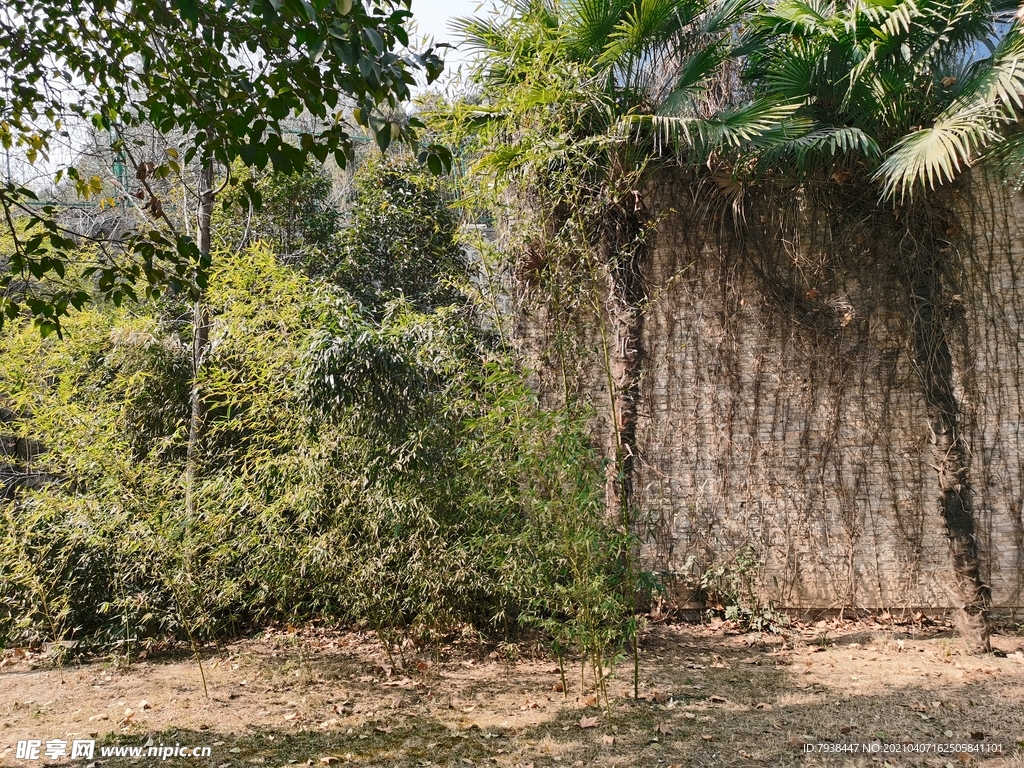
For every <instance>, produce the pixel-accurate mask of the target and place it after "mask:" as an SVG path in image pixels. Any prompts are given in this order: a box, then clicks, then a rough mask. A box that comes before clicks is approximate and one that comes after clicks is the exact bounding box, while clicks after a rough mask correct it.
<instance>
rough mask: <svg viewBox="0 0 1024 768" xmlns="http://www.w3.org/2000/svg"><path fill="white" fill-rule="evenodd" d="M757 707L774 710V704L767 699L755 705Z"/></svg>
mask: <svg viewBox="0 0 1024 768" xmlns="http://www.w3.org/2000/svg"><path fill="white" fill-rule="evenodd" d="M755 709H763V710H764V711H765V712H771V711H772V709H773V707H772V705H771V704H769V703H768V702H766V701H762V702H761V703H760V704H758V705H757V706H756V707H755Z"/></svg>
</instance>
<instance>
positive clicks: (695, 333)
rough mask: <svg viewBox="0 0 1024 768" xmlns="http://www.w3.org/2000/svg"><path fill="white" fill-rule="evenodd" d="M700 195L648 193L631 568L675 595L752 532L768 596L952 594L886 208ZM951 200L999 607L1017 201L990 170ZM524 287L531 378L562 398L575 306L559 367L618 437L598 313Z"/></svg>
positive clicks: (977, 463)
mask: <svg viewBox="0 0 1024 768" xmlns="http://www.w3.org/2000/svg"><path fill="white" fill-rule="evenodd" d="M975 186H979V185H975ZM702 195H714V190H708V189H707V188H706V187H705V188H695V187H693V186H692V185H688V184H684V183H682V182H680V181H678V180H673V179H668V178H667V179H665V180H663V182H662V183H660V184H658V185H657V186H656V187H654V188H653V189H652V190H651V191H649V193H648V195H647V198H646V203H647V206H648V208H649V210H650V211H651V213H652V218H653V219H654V220H655V221H656V233H655V235H654V237H653V239H652V240H651V241H650V243H651V248H650V251H649V256H648V259H647V262H646V264H645V266H644V273H645V277H646V279H647V283H648V289H649V297H650V298H649V303H648V305H647V309H646V312H645V319H644V332H643V350H644V374H643V380H642V393H643V398H642V410H641V416H640V428H639V437H638V446H637V449H638V456H639V465H638V466H639V469H638V478H637V484H636V488H637V502H638V504H639V509H640V511H641V520H640V522H639V523H638V532H639V533H640V535H641V538H642V540H643V542H644V544H643V560H644V563H645V566H646V567H647V568H648V569H650V570H652V571H654V572H656V573H658V574H660V575H661V577H662V579H663V580H664V581H665V582H666V583H667V584H668V585H670V586H671V587H673V588H674V589H675V591H676V593H677V596H678V597H679V598H680V599H682V600H684V601H685V600H686V599H687V597H688V595H689V594H690V593H689V590H690V588H691V587H692V585H693V583H694V577H695V576H697V575H698V574H700V573H702V572H703V571H704V570H706V569H707V568H709V567H711V566H712V565H715V564H719V563H723V562H727V561H728V560H729V558H730V557H731V555H732V553H733V552H735V551H737V550H739V549H740V548H742V547H744V546H746V545H748V544H752V545H753V546H754V549H755V551H756V552H757V557H758V559H759V561H760V563H761V566H760V571H759V573H758V574H757V582H758V586H759V588H760V590H761V592H762V593H763V596H764V597H766V598H771V599H773V600H774V601H776V603H777V604H779V605H781V606H784V607H788V608H845V607H851V608H852V607H858V608H872V609H881V608H886V609H890V610H900V609H908V610H909V609H917V608H942V607H946V606H950V605H952V604H953V602H954V598H953V596H952V595H951V593H950V587H951V584H952V578H951V576H952V571H951V563H950V557H949V553H948V548H947V543H946V537H945V529H944V524H943V519H942V516H941V514H940V510H939V506H938V501H937V499H938V496H939V491H938V485H937V480H936V472H935V470H934V469H933V467H932V463H933V460H932V459H931V458H930V457H929V450H928V449H929V445H930V438H931V436H930V435H929V430H928V420H927V417H926V403H925V399H924V394H923V389H922V385H921V383H920V377H919V376H918V372H917V369H916V362H915V355H914V349H913V342H912V333H911V332H910V330H909V328H910V326H909V323H910V320H909V317H908V313H909V311H910V310H909V309H908V307H909V303H908V300H907V297H906V286H905V285H904V284H903V283H901V278H900V276H899V264H898V262H899V259H898V258H894V253H895V249H898V248H899V244H898V243H894V242H892V241H891V239H890V234H889V233H890V232H894V231H897V230H898V228H894V227H892V226H890V224H891V223H890V224H887V223H886V222H885V221H882V220H880V219H877V218H876V219H874V220H870V221H869V220H867V219H858V218H857V216H856V215H852V214H851V211H855V209H856V206H853V207H852V208H851V207H850V206H846V208H845V209H844V210H843V212H842V213H841V215H839V214H837V212H836V210H834V209H829V207H828V206H827V205H823V204H822V203H821V202H820V201H817V202H815V201H811V200H809V199H808V198H801V197H800V196H799V195H797V194H793V193H791V194H789V195H788V198H787V202H786V203H785V205H784V206H783V207H782V208H778V207H777V204H776V203H762V204H760V205H758V204H754V203H752V202H750V201H747V203H746V204H745V206H744V214H743V215H744V217H745V220H742V221H740V220H734V219H733V218H732V217H733V215H734V214H733V212H732V209H731V206H730V205H728V204H716V203H715V201H714V200H710V202H708V201H707V200H705V199H704V198H703V197H702ZM705 202H707V203H708V204H703V203H705ZM719 202H721V201H719ZM725 202H726V203H727V202H728V201H725ZM948 204H949V206H950V210H955V211H956V213H955V214H950V216H948V217H947V218H948V222H946V221H944V222H943V223H941V224H939V226H942V227H946V226H947V224H948V229H947V234H942V237H943V238H945V240H948V244H947V245H944V246H943V247H944V248H948V249H949V250H950V253H951V255H952V256H954V257H955V258H953V259H952V261H951V263H954V264H956V265H957V269H956V270H955V272H956V273H955V274H954V275H953V276H952V277H950V278H949V280H947V282H948V283H949V285H946V286H945V288H947V289H948V293H949V295H950V297H951V298H950V308H949V315H950V317H955V318H956V319H957V323H956V324H954V325H955V327H957V328H962V329H965V330H964V331H963V332H962V333H959V334H954V336H955V337H954V338H951V343H950V346H951V349H952V352H953V355H954V361H955V371H956V383H957V389H958V392H957V395H958V397H959V399H960V401H961V406H962V411H963V413H962V423H963V427H964V433H965V435H966V436H967V438H968V444H969V445H970V449H971V456H972V466H971V474H970V479H971V483H972V486H973V488H974V500H975V507H976V514H977V516H978V519H979V521H980V529H979V531H978V540H979V544H980V548H981V552H982V558H983V562H984V568H985V574H984V575H985V577H986V579H987V580H988V582H989V583H990V584H991V587H992V593H993V603H994V605H995V606H997V607H1001V608H1017V607H1021V606H1024V590H1022V586H1024V525H1022V517H1021V508H1022V505H1024V499H1022V496H1024V443H1022V442H1021V437H1022V435H1021V431H1020V430H1021V414H1022V412H1024V374H1022V372H1021V369H1022V366H1024V326H1022V323H1024V282H1022V281H1024V240H1022V234H1024V205H1022V204H1021V201H1020V199H1019V198H1018V197H1014V196H1012V195H1010V194H1006V193H1004V192H1003V191H1001V190H1000V189H998V188H997V187H995V186H994V185H991V184H990V185H985V186H983V187H981V193H979V192H977V190H974V191H971V190H969V189H968V188H967V187H965V188H963V189H961V190H960V191H959V192H957V193H956V194H954V195H952V196H950V197H949V200H948ZM773 206H775V207H773ZM891 216H895V217H897V218H898V216H899V212H898V211H897V212H896V213H895V214H891ZM940 234H941V233H940ZM600 285H601V281H600V279H599V278H596V279H594V281H593V288H594V290H597V291H599V290H600ZM584 304H585V302H581V303H580V304H579V306H583V305H584ZM521 306H523V307H528V308H529V311H526V312H525V313H524V315H523V322H522V323H521V326H520V330H521V338H522V339H523V341H524V345H525V347H524V350H525V352H524V353H525V354H527V355H528V356H529V357H531V358H532V359H533V360H541V361H542V373H541V375H540V376H539V379H538V385H539V386H540V387H541V388H542V389H544V390H546V392H547V394H548V395H550V396H552V397H554V398H556V399H557V391H558V390H559V389H560V388H562V387H563V386H564V385H563V384H562V383H561V382H560V378H561V377H560V374H558V373H556V371H555V370H554V369H555V368H556V367H557V365H556V363H557V362H558V358H559V355H557V354H555V353H554V352H553V349H554V347H553V344H552V339H553V338H554V336H555V335H556V334H555V331H556V330H557V329H558V328H559V327H560V325H561V326H565V325H566V324H567V323H569V322H571V323H574V324H575V328H576V331H575V337H574V338H575V340H576V341H575V344H576V347H575V350H576V352H577V354H576V355H575V357H572V360H573V362H572V363H571V368H572V370H571V375H570V378H571V379H572V380H573V381H575V382H577V384H579V386H580V391H581V392H582V393H583V394H584V395H585V396H586V397H587V398H588V399H589V400H590V401H591V402H592V403H593V405H594V407H595V409H596V411H597V416H596V417H595V419H594V423H593V427H594V435H595V440H596V441H597V442H598V443H599V444H601V445H602V446H603V448H604V450H605V452H606V455H610V451H611V445H612V443H611V428H610V418H609V413H610V410H609V407H608V403H609V398H608V388H607V385H606V381H607V377H606V376H604V375H603V373H602V365H601V358H602V355H601V353H600V350H601V344H602V338H606V337H607V334H602V333H601V332H600V326H601V324H602V323H605V322H606V318H603V317H601V316H600V315H598V314H587V313H586V312H585V311H577V312H576V313H575V314H573V316H572V320H571V321H567V320H566V319H565V316H564V315H565V313H563V317H562V318H561V319H559V318H558V317H556V316H555V314H554V313H553V312H552V311H551V309H550V307H544V306H542V302H540V301H537V302H535V303H534V304H532V305H531V304H530V303H529V302H526V303H524V304H522V305H521ZM563 357H564V355H563Z"/></svg>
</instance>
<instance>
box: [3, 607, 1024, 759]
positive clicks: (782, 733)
mask: <svg viewBox="0 0 1024 768" xmlns="http://www.w3.org/2000/svg"><path fill="white" fill-rule="evenodd" d="M995 645H996V646H997V647H998V648H999V649H1000V651H1001V653H1003V654H1006V655H988V656H983V657H977V656H969V655H967V654H966V653H965V652H964V650H963V648H962V646H961V645H960V643H959V641H957V640H956V639H955V638H953V637H952V636H951V635H950V634H949V633H948V631H945V630H944V629H943V628H917V629H914V628H911V627H898V626H893V625H883V624H876V623H873V622H872V623H863V622H861V623H853V622H831V623H821V624H819V625H815V626H811V627H802V628H797V629H794V630H793V631H791V632H789V633H788V634H787V635H786V636H785V637H777V636H768V635H764V636H761V635H740V634H730V633H729V632H728V631H727V629H726V628H725V627H724V626H719V627H716V628H711V627H707V626H693V625H668V626H666V625H658V626H655V627H653V628H652V629H651V630H650V632H649V633H648V635H647V637H646V640H645V643H644V655H643V679H642V690H641V699H640V700H633V699H631V698H628V697H627V695H628V690H629V688H630V685H629V684H628V681H627V680H626V679H625V678H626V677H628V673H627V672H626V670H625V667H623V669H622V670H621V671H620V674H621V675H622V677H621V678H618V679H615V680H613V681H612V682H611V683H610V686H609V690H610V706H609V707H607V708H606V707H605V706H604V704H603V702H600V701H595V697H594V696H593V694H592V691H590V690H589V689H587V688H586V687H584V690H583V692H582V693H581V692H580V687H579V686H580V674H579V670H578V668H577V669H576V670H575V671H573V672H571V673H570V676H569V688H570V691H569V693H568V695H563V694H562V693H561V692H559V691H558V690H557V689H558V687H559V680H560V677H559V674H558V671H557V668H556V666H555V665H554V664H553V663H552V662H551V661H549V660H544V659H541V660H519V661H515V662H512V661H508V660H507V659H506V658H505V657H506V656H508V655H514V653H509V652H508V651H509V650H511V651H514V650H515V649H503V650H502V651H501V652H499V651H493V652H491V653H486V652H483V651H479V649H477V648H476V647H473V648H472V649H471V650H469V651H467V650H466V649H465V648H461V647H460V646H458V645H455V646H446V647H445V648H443V649H441V650H440V652H437V651H436V649H435V650H434V651H429V652H425V653H422V654H410V655H409V656H408V657H407V663H406V664H404V665H400V666H399V668H398V669H394V668H392V667H391V666H390V665H389V663H388V662H387V660H386V657H385V656H384V654H383V653H382V650H381V648H380V646H379V645H378V644H377V643H376V642H375V641H374V640H372V639H371V638H368V637H367V636H365V635H357V634H346V635H336V634H335V635H332V634H326V633H321V632H314V631H309V632H303V633H293V634H288V633H273V634H272V633H268V634H267V635H265V636H262V637H260V638H257V639H253V640H247V641H244V642H239V643H236V644H233V645H232V646H230V647H228V648H224V649H222V650H221V651H220V652H219V653H211V654H209V655H208V656H207V658H206V661H205V670H206V674H207V678H208V682H209V690H210V698H209V699H207V698H206V697H205V696H204V694H203V689H202V683H201V681H200V678H199V674H198V671H197V669H196V667H195V664H194V663H193V662H190V661H189V660H188V659H187V658H185V657H183V656H180V657H170V656H168V657H165V658H161V659H149V660H145V661H142V662H137V663H133V664H131V666H129V667H119V666H117V665H115V664H113V663H100V662H92V663H88V664H84V665H80V666H70V667H65V668H64V669H63V670H62V671H58V670H56V669H54V668H52V666H50V665H48V664H47V663H46V662H45V660H42V659H39V658H36V657H34V656H33V655H31V654H28V655H25V654H22V653H20V652H8V654H7V656H6V657H5V662H4V667H3V669H0V687H2V689H3V691H4V696H3V700H2V703H0V722H2V723H3V739H2V741H0V765H4V766H7V765H12V766H13V765H21V766H28V765H36V766H39V765H42V764H44V761H38V762H35V763H30V762H26V761H18V760H16V759H15V743H16V742H17V741H18V740H20V739H27V738H41V739H47V738H73V737H75V736H91V737H94V738H97V739H98V740H99V742H98V743H104V744H113V743H118V744H129V745H139V744H144V743H145V742H146V741H147V739H150V738H152V739H153V740H154V742H155V743H161V742H162V743H164V744H174V743H180V744H183V745H210V746H212V747H213V757H212V758H205V759H200V760H196V759H189V760H183V759H174V758H172V759H169V760H167V761H166V762H165V763H163V764H166V765H168V766H177V765H181V766H184V765H209V766H214V767H215V768H243V767H244V766H251V765H256V766H273V767H276V766H285V765H288V764H303V763H307V762H309V761H312V762H311V764H313V765H332V764H334V765H345V764H353V765H364V766H429V765H434V766H443V765H451V766H458V765H497V766H526V765H530V764H531V763H532V764H533V765H534V766H536V767H537V768H539V766H550V765H566V766H584V765H586V766H591V765H594V766H609V767H610V766H632V765H644V766H647V765H651V766H659V765H660V766H666V768H667V766H670V765H686V766H745V765H746V766H755V765H804V766H817V765H821V766H826V765H827V766H843V765H861V764H871V765H884V764H885V763H886V762H888V763H890V764H892V765H936V766H945V765H948V764H951V765H955V766H962V765H969V764H971V763H977V762H983V763H984V764H985V765H987V766H990V768H996V766H997V765H1013V766H1024V760H1022V758H1021V750H1022V749H1024V653H1022V651H1024V636H1021V635H1020V634H1019V633H1017V634H1014V633H1006V634H1001V635H998V636H997V637H996V638H995ZM588 679H589V676H588ZM143 700H144V701H145V702H146V706H145V707H143V706H142V705H141V702H142V701H143ZM582 718H587V720H585V721H584V722H586V723H588V724H589V723H591V722H593V723H594V725H592V726H590V727H587V728H581V727H580V722H581V719H582ZM979 733H984V734H985V740H986V741H988V742H991V741H993V740H998V741H1001V742H1002V743H1003V745H1004V747H1005V749H1006V753H1005V754H1003V755H995V756H986V757H979V756H975V757H967V756H963V757H959V758H958V756H957V755H937V754H930V755H921V754H902V755H899V756H891V755H890V756H884V755H879V754H876V755H874V756H866V755H863V754H852V753H845V754H843V753H840V754H830V755H824V754H815V753H807V752H805V747H804V744H805V743H807V744H812V745H815V744H868V743H870V742H871V741H872V740H877V741H879V742H884V743H900V742H906V743H908V744H914V743H920V744H933V743H935V744H945V743H949V742H960V743H963V742H975V741H977V740H978V738H979V736H978V734H979ZM964 758H967V759H964ZM59 762H61V761H58V763H59ZM63 762H67V761H63ZM147 762H148V761H146V760H141V761H139V760H136V761H131V760H129V759H118V758H115V759H110V760H109V761H103V764H104V765H107V766H110V767H111V768H115V767H116V766H120V765H139V764H146V763H147ZM151 762H156V761H151ZM54 764H57V763H54Z"/></svg>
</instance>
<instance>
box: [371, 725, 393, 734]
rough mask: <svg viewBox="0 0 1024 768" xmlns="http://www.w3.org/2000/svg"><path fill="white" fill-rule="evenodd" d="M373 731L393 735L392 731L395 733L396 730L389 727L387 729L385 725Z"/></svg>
mask: <svg viewBox="0 0 1024 768" xmlns="http://www.w3.org/2000/svg"><path fill="white" fill-rule="evenodd" d="M373 730H375V731H377V732H378V733H391V731H393V730H394V729H393V728H387V727H385V726H383V725H378V726H377V727H376V728H374V729H373Z"/></svg>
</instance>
